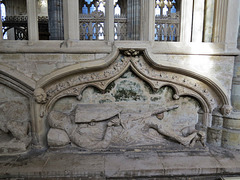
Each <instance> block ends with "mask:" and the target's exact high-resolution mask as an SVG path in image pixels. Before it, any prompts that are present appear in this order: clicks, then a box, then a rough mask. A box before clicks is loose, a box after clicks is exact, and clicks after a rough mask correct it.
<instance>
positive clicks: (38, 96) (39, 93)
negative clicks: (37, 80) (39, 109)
mask: <svg viewBox="0 0 240 180" xmlns="http://www.w3.org/2000/svg"><path fill="white" fill-rule="evenodd" d="M34 98H35V101H36V102H37V103H39V104H44V103H46V102H47V94H46V93H45V92H44V90H43V89H42V88H37V89H35V91H34Z"/></svg>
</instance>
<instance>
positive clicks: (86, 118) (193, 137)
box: [48, 104, 205, 149]
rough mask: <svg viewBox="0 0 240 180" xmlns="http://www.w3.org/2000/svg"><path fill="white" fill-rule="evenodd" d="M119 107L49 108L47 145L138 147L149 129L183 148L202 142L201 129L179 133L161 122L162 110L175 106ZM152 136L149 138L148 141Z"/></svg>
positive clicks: (99, 105) (80, 106)
mask: <svg viewBox="0 0 240 180" xmlns="http://www.w3.org/2000/svg"><path fill="white" fill-rule="evenodd" d="M125 106H126V108H127V107H128V106H127V104H126V105H125ZM123 107H124V106H123V105H122V106H120V105H117V104H79V105H77V107H76V108H75V110H74V111H73V112H71V113H70V114H65V113H62V112H57V111H52V112H51V113H50V114H49V117H48V122H49V125H50V127H51V129H50V131H49V133H48V144H49V145H50V146H52V147H59V146H63V145H67V144H69V143H70V142H71V143H72V144H74V145H76V146H78V147H81V148H86V149H105V148H108V147H109V146H115V147H128V146H139V145H145V142H141V141H139V138H140V139H141V137H142V136H145V138H143V139H146V137H147V136H149V137H148V138H150V133H149V131H150V130H151V131H155V133H156V132H157V133H158V134H160V135H162V136H165V137H167V138H170V139H172V140H174V141H175V142H178V143H180V144H182V145H184V146H187V147H189V146H191V147H192V146H194V144H195V143H196V141H201V142H202V144H203V145H204V141H205V139H204V137H205V135H204V134H203V133H204V132H200V131H196V130H194V131H192V132H191V133H189V132H188V133H185V134H184V133H183V134H182V135H179V134H178V133H176V132H174V131H173V130H172V129H171V128H169V127H168V126H166V125H165V124H164V123H162V122H161V120H162V119H163V118H164V112H168V111H171V110H174V109H177V108H178V105H174V106H170V107H167V108H159V109H157V110H152V111H150V112H143V113H126V112H125V113H124V112H122V111H124V110H123V109H122V108H123ZM60 136H61V137H64V138H62V139H64V142H63V140H61V142H60V141H59V139H60V138H59V137H60ZM156 139H157V137H152V138H151V143H153V142H154V140H156ZM155 143H156V142H155ZM147 144H149V143H147Z"/></svg>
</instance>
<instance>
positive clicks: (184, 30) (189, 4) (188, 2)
mask: <svg viewBox="0 0 240 180" xmlns="http://www.w3.org/2000/svg"><path fill="white" fill-rule="evenodd" d="M192 10H193V0H182V7H181V31H180V32H181V34H180V42H185V43H188V42H190V41H191V35H192Z"/></svg>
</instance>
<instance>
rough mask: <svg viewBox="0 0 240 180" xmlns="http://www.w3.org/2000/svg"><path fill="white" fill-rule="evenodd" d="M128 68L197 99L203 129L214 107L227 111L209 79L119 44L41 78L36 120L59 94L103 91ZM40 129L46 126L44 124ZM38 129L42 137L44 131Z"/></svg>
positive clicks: (224, 98) (176, 93)
mask: <svg viewBox="0 0 240 180" xmlns="http://www.w3.org/2000/svg"><path fill="white" fill-rule="evenodd" d="M128 69H131V70H132V71H133V72H134V73H135V74H136V75H137V76H138V77H139V78H140V79H142V80H143V81H145V82H147V83H148V84H149V85H150V86H151V88H152V89H153V90H157V89H160V88H161V87H163V86H170V87H172V89H173V91H174V95H173V99H174V100H178V99H179V98H180V97H185V96H189V97H193V98H195V99H197V100H198V102H199V103H200V106H201V108H202V110H203V113H202V120H200V122H199V128H200V129H203V130H205V131H206V130H207V129H208V127H211V126H212V112H213V110H217V111H219V112H222V116H226V115H228V114H229V113H230V111H229V110H230V109H231V108H230V107H231V106H230V101H229V99H228V97H227V95H226V93H225V92H224V91H223V90H222V89H221V88H220V86H218V85H217V84H216V83H215V82H213V81H212V80H211V79H209V78H207V77H204V76H203V75H199V74H197V73H195V72H192V71H188V70H184V69H181V68H174V67H168V66H163V65H160V64H156V63H155V62H154V61H153V60H152V58H151V54H148V52H147V50H146V49H125V48H120V49H115V50H114V51H113V53H112V54H110V55H109V56H107V57H106V58H104V59H100V60H97V61H88V62H81V63H79V64H76V65H72V66H68V67H65V68H62V69H59V70H56V71H54V72H52V73H50V74H49V75H47V76H45V77H43V78H42V79H40V80H39V81H38V82H37V85H36V88H37V89H42V90H43V92H44V97H46V99H44V100H42V101H39V102H38V103H39V106H40V111H41V112H40V113H39V115H40V117H38V118H40V119H39V120H38V123H39V122H45V121H46V118H47V116H48V114H49V112H50V111H51V109H52V107H53V105H54V104H55V102H56V101H58V100H59V99H60V98H63V97H68V96H75V97H76V98H77V99H78V100H81V97H82V92H83V91H84V90H85V89H86V88H87V87H90V86H93V87H96V88H98V89H99V90H101V91H102V92H104V91H105V89H106V88H107V87H108V85H109V84H110V83H111V82H113V81H114V80H116V79H118V78H119V77H120V76H121V75H123V74H124V73H125V72H126V71H127V70H128ZM224 112H227V113H224ZM41 119H42V120H41ZM38 126H43V127H44V125H38ZM43 129H46V130H47V127H45V128H43ZM46 130H45V131H46ZM41 133H42V136H43V139H45V137H46V133H44V132H41Z"/></svg>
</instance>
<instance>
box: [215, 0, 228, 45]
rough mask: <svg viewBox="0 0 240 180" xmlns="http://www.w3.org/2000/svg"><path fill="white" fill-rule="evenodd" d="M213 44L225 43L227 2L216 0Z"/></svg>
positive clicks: (225, 0)
mask: <svg viewBox="0 0 240 180" xmlns="http://www.w3.org/2000/svg"><path fill="white" fill-rule="evenodd" d="M215 3H216V4H215V18H214V29H213V42H216V43H220V42H225V35H226V23H227V22H226V21H227V9H228V8H227V6H228V0H216V2H215Z"/></svg>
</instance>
